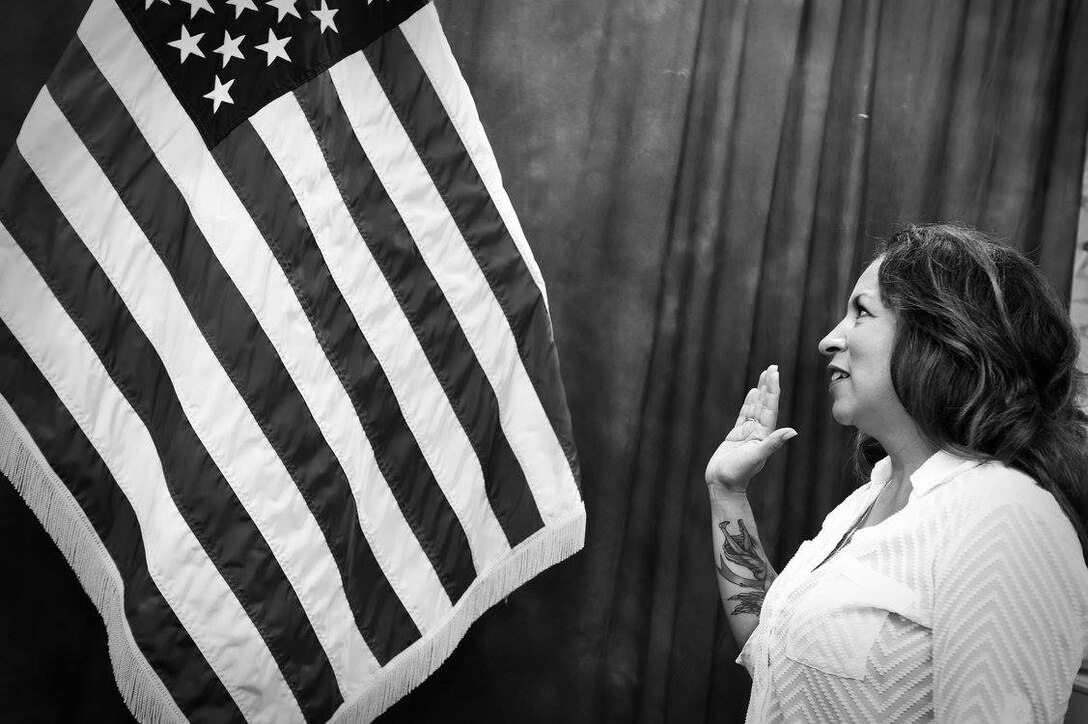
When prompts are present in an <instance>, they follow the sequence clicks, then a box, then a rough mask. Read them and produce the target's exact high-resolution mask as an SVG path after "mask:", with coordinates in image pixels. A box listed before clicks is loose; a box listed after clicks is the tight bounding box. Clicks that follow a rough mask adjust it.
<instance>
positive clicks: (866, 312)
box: [820, 259, 906, 438]
mask: <svg viewBox="0 0 1088 724" xmlns="http://www.w3.org/2000/svg"><path fill="white" fill-rule="evenodd" d="M881 261H882V259H877V260H876V261H874V262H873V263H872V264H870V265H869V267H868V268H867V269H866V270H865V271H864V272H862V274H861V276H860V277H859V278H858V281H857V284H855V285H854V290H853V291H852V292H851V293H850V299H849V301H848V302H847V309H846V316H845V317H843V319H842V321H841V322H839V323H838V325H836V327H835V328H834V329H832V330H831V331H830V332H829V333H828V334H827V336H826V337H824V338H823V339H822V340H820V352H822V353H823V354H825V355H827V356H828V357H829V358H830V363H829V364H828V389H829V391H830V394H831V414H832V416H833V417H834V418H835V420H836V421H837V422H839V424H842V425H852V426H854V427H856V428H858V429H860V430H862V431H863V432H866V433H868V434H870V435H873V436H874V437H878V438H879V437H881V435H880V433H881V432H883V431H885V430H888V429H892V426H893V425H894V424H895V422H896V421H898V420H901V419H902V415H903V414H905V412H906V411H905V410H904V409H903V405H902V403H900V401H899V397H898V396H897V395H896V394H895V389H894V388H893V387H892V374H891V359H892V345H893V342H894V340H895V324H896V322H895V313H894V312H893V311H892V310H891V309H889V308H887V307H885V306H884V304H883V303H882V302H881V300H880V285H879V281H878V279H877V272H878V271H879V269H880V263H881Z"/></svg>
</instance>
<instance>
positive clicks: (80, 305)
mask: <svg viewBox="0 0 1088 724" xmlns="http://www.w3.org/2000/svg"><path fill="white" fill-rule="evenodd" d="M0 213H3V214H4V215H5V218H6V219H7V220H9V221H10V224H11V225H10V226H9V227H8V229H9V231H11V234H12V236H13V237H14V238H15V240H16V242H17V243H18V244H19V246H20V247H21V248H22V249H23V251H24V252H25V253H26V255H27V257H28V258H29V259H30V260H31V261H32V262H33V263H34V265H35V266H36V267H37V268H38V270H39V272H40V273H41V275H42V277H43V278H44V279H45V281H46V283H47V284H48V285H49V288H50V290H51V291H52V292H53V294H54V295H55V296H56V298H57V300H58V301H59V302H60V304H61V305H62V306H63V307H64V309H65V311H66V312H67V313H68V315H69V316H70V317H71V318H72V321H73V322H74V323H75V324H76V325H77V326H78V327H79V329H80V331H81V332H82V333H83V335H84V336H85V337H86V338H87V341H88V342H89V343H90V345H91V347H92V348H93V349H94V351H95V354H96V355H98V357H99V359H101V361H102V364H103V366H104V367H105V368H106V370H107V371H108V373H109V375H110V377H111V378H112V379H113V381H114V384H116V385H117V388H118V389H119V390H120V391H121V393H122V394H123V395H124V396H125V399H126V400H127V401H128V403H129V404H130V405H131V406H132V409H133V410H134V411H135V412H136V414H137V415H138V416H139V417H140V419H141V421H142V422H143V423H144V425H145V426H146V427H147V430H148V433H149V434H150V435H151V439H152V441H153V442H154V445H155V449H156V451H157V452H158V454H159V457H160V458H161V460H162V467H163V474H164V477H165V478H166V482H167V487H168V488H169V490H170V495H171V497H172V499H173V500H174V502H175V504H176V505H177V508H178V511H179V512H180V513H181V515H182V516H183V518H184V519H185V522H186V524H187V525H188V526H189V527H190V529H192V531H193V534H194V535H195V536H196V537H197V539H198V540H199V541H200V544H201V546H202V547H203V548H204V550H205V551H207V554H208V557H209V558H210V559H211V560H212V562H213V563H214V564H215V566H216V569H217V570H218V571H219V574H220V575H221V576H222V577H223V579H224V580H225V581H226V582H227V583H228V584H229V585H230V587H231V590H232V591H233V592H234V594H235V595H236V597H237V598H238V601H239V602H240V603H241V604H242V607H243V608H244V609H245V611H246V613H247V614H248V615H249V617H250V618H251V619H252V620H253V623H254V625H255V626H256V627H257V630H258V631H259V632H260V633H261V636H262V638H263V639H264V640H265V642H266V643H267V645H268V648H269V650H270V651H271V652H272V656H273V657H274V658H275V660H276V663H277V664H278V665H279V667H280V669H281V671H282V672H283V676H284V679H285V680H286V681H287V683H288V685H289V686H290V687H291V691H292V692H293V693H294V694H295V697H296V698H297V699H298V703H299V707H300V708H301V709H302V711H303V712H304V714H305V715H306V717H307V719H308V720H310V721H324V720H326V719H327V718H328V717H329V716H331V714H332V713H333V712H334V711H335V710H336V708H337V707H338V706H339V705H340V704H341V703H342V701H343V699H342V697H341V696H340V691H339V688H338V686H337V683H336V679H335V676H334V674H333V671H332V667H331V665H330V664H329V660H328V658H327V656H326V655H325V651H324V649H322V647H321V644H320V643H319V642H318V639H317V635H316V634H315V633H314V630H313V628H312V627H311V626H310V622H309V620H308V619H307V616H306V612H305V611H304V610H303V607H302V603H301V602H300V601H299V599H298V597H297V595H296V594H295V591H294V590H293V589H292V588H291V585H290V583H289V582H288V580H287V577H286V576H285V575H284V572H283V570H282V569H281V568H280V564H279V562H278V561H277V560H276V558H275V556H274V555H273V554H272V551H271V550H270V548H269V546H268V543H267V542H266V541H265V539H264V538H263V537H262V536H261V533H260V531H259V530H258V529H257V526H256V525H255V524H254V523H253V520H252V519H251V518H250V516H249V514H248V513H247V512H246V510H245V508H244V507H243V506H242V504H241V502H239V500H238V498H237V497H236V496H235V494H234V491H233V490H232V489H231V487H230V485H229V483H228V482H227V481H226V480H225V479H224V478H223V475H222V473H221V472H220V470H219V468H218V467H217V466H216V464H215V462H214V461H213V460H212V459H211V457H210V456H209V455H208V452H207V450H206V449H205V448H204V446H203V444H202V443H201V442H200V439H199V438H198V436H197V434H196V432H195V431H194V430H193V428H192V427H191V425H190V423H189V420H188V418H187V417H186V416H185V413H184V411H183V409H182V406H181V402H180V401H179V400H178V398H177V395H176V393H175V390H174V385H173V383H172V382H171V380H170V377H169V375H168V374H167V372H166V368H165V367H164V365H163V363H162V360H161V358H160V357H159V355H158V353H157V352H156V351H155V348H154V347H153V346H152V344H151V342H150V341H149V340H148V339H147V337H145V336H144V333H143V331H142V330H141V328H140V326H139V325H138V324H137V323H136V320H135V319H133V317H132V315H131V314H130V313H129V311H128V309H127V308H126V307H125V305H124V302H123V301H122V300H121V298H120V296H119V295H118V293H117V290H116V289H115V288H114V287H113V284H112V283H111V282H110V280H109V279H108V278H107V276H106V274H105V272H104V271H103V270H102V268H101V267H99V266H98V263H97V261H96V260H95V259H94V257H93V256H92V255H91V253H90V251H89V250H88V249H87V248H86V247H85V246H84V245H83V242H82V240H81V239H80V238H79V236H78V235H77V234H76V233H75V231H74V230H73V229H72V227H71V226H69V225H68V222H67V220H66V219H65V217H64V215H63V214H62V212H61V211H60V209H58V208H57V207H56V205H55V204H54V202H53V199H52V198H51V197H50V196H49V194H48V192H47V191H46V190H45V188H44V187H43V186H42V184H41V182H40V181H39V180H38V177H37V176H35V175H34V172H33V171H32V170H31V169H30V167H29V166H28V165H27V163H26V161H25V160H24V159H23V157H22V155H21V154H20V153H19V152H18V148H17V147H16V148H13V149H12V150H11V153H10V154H9V156H8V159H7V161H6V163H5V166H4V169H3V173H2V176H0Z"/></svg>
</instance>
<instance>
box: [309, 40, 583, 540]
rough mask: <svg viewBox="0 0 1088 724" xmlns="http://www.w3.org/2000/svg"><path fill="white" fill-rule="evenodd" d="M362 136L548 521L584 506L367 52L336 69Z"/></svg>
mask: <svg viewBox="0 0 1088 724" xmlns="http://www.w3.org/2000/svg"><path fill="white" fill-rule="evenodd" d="M329 73H330V75H331V76H332V79H333V83H334V84H335V85H336V89H337V92H338V93H339V95H340V99H341V102H342V103H343V105H344V109H345V111H346V112H347V115H348V119H349V120H350V122H351V124H352V128H353V129H354V130H355V135H356V136H357V137H358V139H359V142H360V143H361V144H362V147H363V150H364V152H365V153H366V155H367V157H368V158H369V159H370V161H371V163H372V164H373V165H374V170H375V172H376V173H377V174H378V178H379V179H380V180H381V182H382V185H383V186H384V187H385V189H386V191H387V192H388V193H389V196H390V198H391V199H392V200H393V203H394V204H396V206H397V210H398V211H399V212H400V214H401V216H402V218H403V219H404V223H405V225H406V226H407V227H408V229H409V230H410V231H411V233H412V237H413V238H414V239H415V241H416V245H417V246H418V247H419V251H420V254H421V255H422V256H423V259H424V260H425V262H426V263H427V266H428V267H429V268H430V270H431V273H432V274H434V277H435V280H436V281H437V282H438V285H439V287H441V289H442V293H443V294H444V295H445V297H446V300H447V301H448V302H449V304H450V306H451V308H452V309H453V310H454V314H455V315H456V316H457V321H458V323H460V325H461V327H462V329H463V330H464V332H465V336H466V337H467V338H468V340H469V344H470V345H471V346H472V349H473V352H474V353H475V355H476V357H477V359H478V360H479V362H480V366H481V367H482V368H483V370H484V374H486V375H487V378H488V381H490V382H491V386H492V388H494V390H495V395H496V397H497V398H498V403H499V417H500V421H501V424H502V429H503V432H504V433H506V438H507V440H509V442H510V448H511V449H512V450H513V451H514V455H515V456H516V457H517V460H518V463H519V464H520V465H521V467H522V469H523V470H524V471H525V478H526V480H527V481H528V483H529V487H530V490H532V493H533V498H534V499H535V500H536V504H537V507H538V508H539V510H540V515H541V517H542V518H543V520H544V523H545V524H551V523H553V522H555V521H556V520H559V519H561V518H566V517H567V516H568V515H569V514H570V513H571V511H573V510H577V509H580V508H581V507H582V502H581V499H580V498H579V497H578V488H577V486H576V485H575V482H574V477H573V473H572V472H571V469H570V465H569V463H568V462H567V458H566V456H565V455H564V453H563V449H562V448H561V447H560V445H559V440H558V438H556V436H555V432H554V431H553V429H552V427H551V423H550V422H549V420H548V417H547V415H546V413H545V412H544V407H543V405H542V404H541V402H540V399H539V398H538V397H537V395H536V391H535V389H534V388H533V384H532V382H531V381H530V380H529V376H528V373H527V372H526V371H525V367H524V365H523V364H522V361H521V358H520V357H519V356H518V349H517V342H516V341H515V339H514V335H513V333H512V332H511V330H510V325H509V323H508V322H507V320H506V317H505V315H504V314H503V311H502V308H501V307H500V306H499V303H498V301H497V300H496V298H495V295H494V294H493V293H492V291H491V287H490V286H489V284H488V282H487V279H486V278H485V277H484V275H483V272H482V271H481V270H480V266H479V264H478V263H477V262H476V259H475V257H474V256H473V255H472V251H471V250H470V249H469V246H468V244H467V243H466V242H465V240H464V238H463V237H462V236H461V232H460V230H459V229H458V228H457V223H456V221H454V219H453V217H452V216H450V213H449V209H448V208H447V207H446V204H445V202H444V201H443V200H442V197H441V196H440V195H439V193H438V189H437V188H435V186H434V183H433V182H432V180H431V177H430V175H429V174H428V173H427V169H426V168H425V167H424V165H423V162H422V161H421V160H420V158H419V155H418V153H417V152H416V149H415V147H414V146H413V145H412V141H411V139H410V138H408V134H407V133H406V132H405V130H404V128H403V126H401V124H400V121H399V119H398V118H397V115H396V112H395V111H394V110H393V108H392V106H390V105H389V100H388V98H387V97H386V95H385V92H384V91H383V90H382V88H381V85H380V83H379V81H378V79H377V77H375V75H374V71H373V69H372V68H371V67H370V63H369V62H367V60H366V58H365V56H364V55H363V54H362V53H355V54H354V55H351V56H349V57H348V58H345V59H344V60H342V61H341V62H340V63H338V64H337V65H335V66H333V67H332V68H331V69H330V71H329Z"/></svg>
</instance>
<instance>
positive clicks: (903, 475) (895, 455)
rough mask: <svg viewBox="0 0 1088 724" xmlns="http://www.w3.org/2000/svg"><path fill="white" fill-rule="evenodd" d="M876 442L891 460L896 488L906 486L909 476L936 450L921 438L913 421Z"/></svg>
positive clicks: (878, 438)
mask: <svg viewBox="0 0 1088 724" xmlns="http://www.w3.org/2000/svg"><path fill="white" fill-rule="evenodd" d="M877 440H878V441H879V442H880V444H881V445H882V446H883V447H884V451H885V452H887V453H888V457H890V458H891V463H892V482H893V483H894V484H896V486H903V485H904V484H906V483H907V481H909V480H910V476H912V475H914V473H915V471H917V470H918V468H920V467H922V464H923V463H925V461H926V460H929V458H930V457H932V456H933V454H934V453H935V452H937V449H938V448H937V447H936V446H935V445H933V444H932V443H930V442H929V441H928V440H926V438H925V437H923V436H922V433H921V431H920V430H919V429H918V426H917V425H915V424H914V421H913V420H911V421H910V423H909V425H905V426H903V428H902V429H900V430H899V431H897V434H891V435H886V436H881V437H877Z"/></svg>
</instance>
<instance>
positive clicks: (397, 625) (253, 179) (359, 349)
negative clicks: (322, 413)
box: [212, 122, 458, 665]
mask: <svg viewBox="0 0 1088 724" xmlns="http://www.w3.org/2000/svg"><path fill="white" fill-rule="evenodd" d="M212 153H213V155H214V156H215V158H216V161H217V162H218V163H219V166H220V168H222V169H223V172H224V174H225V175H226V177H227V179H228V180H229V181H230V183H231V185H232V187H233V188H234V190H235V192H236V193H237V194H238V196H239V197H240V198H241V199H242V201H243V203H244V204H245V205H246V208H247V210H248V211H249V213H250V215H251V216H252V217H253V220H254V221H255V222H256V224H257V227H258V228H259V229H260V231H261V234H262V235H263V236H264V238H265V241H266V242H267V243H268V246H269V248H270V249H271V250H272V253H273V254H274V255H275V257H276V260H277V261H278V262H279V264H280V266H281V267H282V268H283V271H284V273H285V274H286V275H287V279H288V280H289V281H290V283H291V287H292V288H293V289H294V291H295V295H296V296H297V297H298V300H299V303H300V304H301V305H302V309H303V310H304V311H305V312H306V317H307V318H308V319H309V320H310V324H311V325H312V326H313V328H314V333H315V334H316V336H317V339H318V341H319V342H320V344H321V348H322V350H324V352H325V356H326V357H327V358H328V360H329V364H330V365H331V366H332V368H333V370H334V371H335V372H336V375H337V377H338V378H339V380H340V383H341V384H342V385H343V386H344V388H345V389H346V390H347V392H348V397H349V399H350V400H351V402H352V405H353V406H354V408H355V411H356V413H357V414H358V415H359V417H360V419H361V420H362V424H363V429H364V431H365V432H366V434H367V438H368V439H369V440H370V443H371V445H372V446H373V448H374V452H375V455H376V457H377V461H378V466H379V468H380V469H381V470H382V471H383V473H384V474H385V476H386V479H387V480H391V481H393V482H391V483H390V484H391V485H392V488H393V492H394V494H395V497H396V500H397V501H398V503H401V506H402V512H403V513H404V514H405V518H406V519H407V520H408V522H409V524H410V525H411V527H412V530H413V531H415V533H416V536H417V537H419V539H420V542H421V544H422V546H423V549H424V551H426V552H428V554H430V559H431V561H432V564H433V565H434V567H435V570H436V572H437V574H438V576H439V578H440V579H441V580H443V581H444V582H445V583H446V585H447V589H452V590H458V589H457V587H454V586H453V585H452V583H451V582H450V581H449V580H448V579H449V574H448V573H445V572H444V570H443V565H442V560H441V558H440V557H439V556H438V555H433V554H431V552H432V550H433V548H434V545H433V544H432V543H431V542H430V539H431V536H432V535H433V532H432V531H430V530H427V529H426V528H425V527H424V526H423V525H422V524H421V522H420V514H419V513H416V512H414V511H413V510H411V509H410V508H406V506H405V504H404V501H405V500H407V498H408V496H409V495H410V492H411V490H412V489H413V487H414V486H412V485H409V484H408V483H407V482H401V481H400V479H399V478H397V477H395V476H394V475H393V471H394V470H395V469H396V468H395V463H396V461H394V460H389V459H388V458H389V455H388V453H386V452H385V451H384V448H383V447H380V446H382V445H384V443H383V442H382V441H383V439H384V438H385V437H386V436H388V435H390V434H392V432H393V431H394V430H395V429H396V426H395V425H394V424H393V423H391V422H389V421H388V416H384V417H383V416H381V415H377V416H375V415H374V411H375V410H381V409H382V408H384V407H385V406H387V405H390V404H391V405H393V406H394V407H396V400H395V399H393V398H392V392H391V391H389V389H388V382H384V374H383V373H382V370H381V367H379V366H378V364H377V361H376V360H375V358H374V354H373V352H372V351H371V349H370V347H369V346H368V345H367V343H366V340H365V339H364V338H363V334H362V332H361V331H360V330H359V326H358V324H356V322H355V317H354V316H353V315H352V314H351V310H350V309H348V306H347V303H346V302H345V301H344V298H343V296H342V295H341V294H340V290H339V289H338V288H337V287H336V283H335V282H334V281H333V279H332V274H331V272H330V271H329V268H328V266H326V264H325V259H324V257H323V256H322V255H321V250H320V249H319V248H318V247H317V243H316V242H315V241H314V238H313V233H312V232H311V231H310V227H309V225H308V224H307V223H306V218H305V216H304V215H303V213H302V209H300V208H299V205H298V201H297V200H296V199H295V195H294V193H293V192H292V191H291V188H290V186H289V185H288V183H287V179H285V178H284V177H283V173H282V172H281V171H280V169H279V166H277V165H276V162H275V161H274V160H273V159H272V156H271V155H270V154H269V152H268V148H267V147H266V146H265V145H264V142H263V141H262V140H261V138H260V136H258V135H257V132H256V130H255V129H254V128H253V126H252V125H251V124H250V123H248V122H246V123H243V124H241V125H240V126H238V127H237V128H235V129H234V131H233V132H232V133H231V134H230V135H229V136H227V137H226V138H225V139H223V141H222V142H220V144H219V145H218V146H216V147H215V149H213V152H212ZM370 375H380V376H382V380H383V382H384V384H378V383H371V382H370V381H369V376H370ZM374 385H376V389H377V392H378V394H375V392H374V391H372V390H373V389H374ZM386 394H388V397H386ZM368 409H369V412H368V411H367V410H368ZM396 409H397V412H396V414H397V415H399V408H396ZM368 415H369V417H368ZM374 417H378V418H379V419H384V420H386V422H385V423H384V427H382V426H377V425H376V424H375V423H374V422H373V418H374ZM405 434H408V435H410V434H411V433H407V432H406V433H405ZM413 440H414V438H413ZM385 447H388V445H385ZM352 515H357V511H356V509H355V507H354V505H353V507H352ZM361 540H362V545H363V546H366V547H365V548H360V549H358V551H359V554H360V555H365V556H366V557H367V559H368V561H367V565H368V566H369V565H371V564H370V561H371V560H373V553H372V552H371V550H370V548H369V546H367V544H366V540H365V538H363V539H361ZM373 565H374V567H375V570H374V572H373V573H370V574H367V575H361V576H360V580H361V581H362V582H363V583H369V585H370V590H369V591H367V590H366V589H364V590H361V591H355V590H349V591H348V595H349V598H355V597H359V598H360V600H361V601H362V602H363V604H364V605H365V607H366V608H365V614H366V617H367V619H366V620H367V621H368V622H369V623H368V625H369V627H370V630H369V632H368V630H367V629H366V628H362V631H363V632H364V634H365V635H366V636H367V643H368V644H370V647H371V650H372V651H373V652H374V655H375V657H376V658H377V659H378V661H379V662H380V663H381V664H382V665H385V663H386V662H387V661H389V660H390V659H392V658H393V657H394V656H396V655H397V654H399V653H400V652H401V651H403V650H404V649H405V648H407V647H408V646H409V645H410V644H412V643H413V642H414V641H416V640H417V639H418V638H419V637H420V632H419V629H418V628H416V625H415V623H414V622H413V621H412V619H411V617H410V616H409V615H408V612H407V610H406V609H405V608H404V606H403V605H402V604H401V601H400V599H399V598H397V596H396V594H395V593H394V592H393V589H392V588H391V587H390V586H389V582H388V580H386V578H385V576H384V574H382V572H381V569H380V568H378V567H377V562H376V561H375V562H374V563H373Z"/></svg>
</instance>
